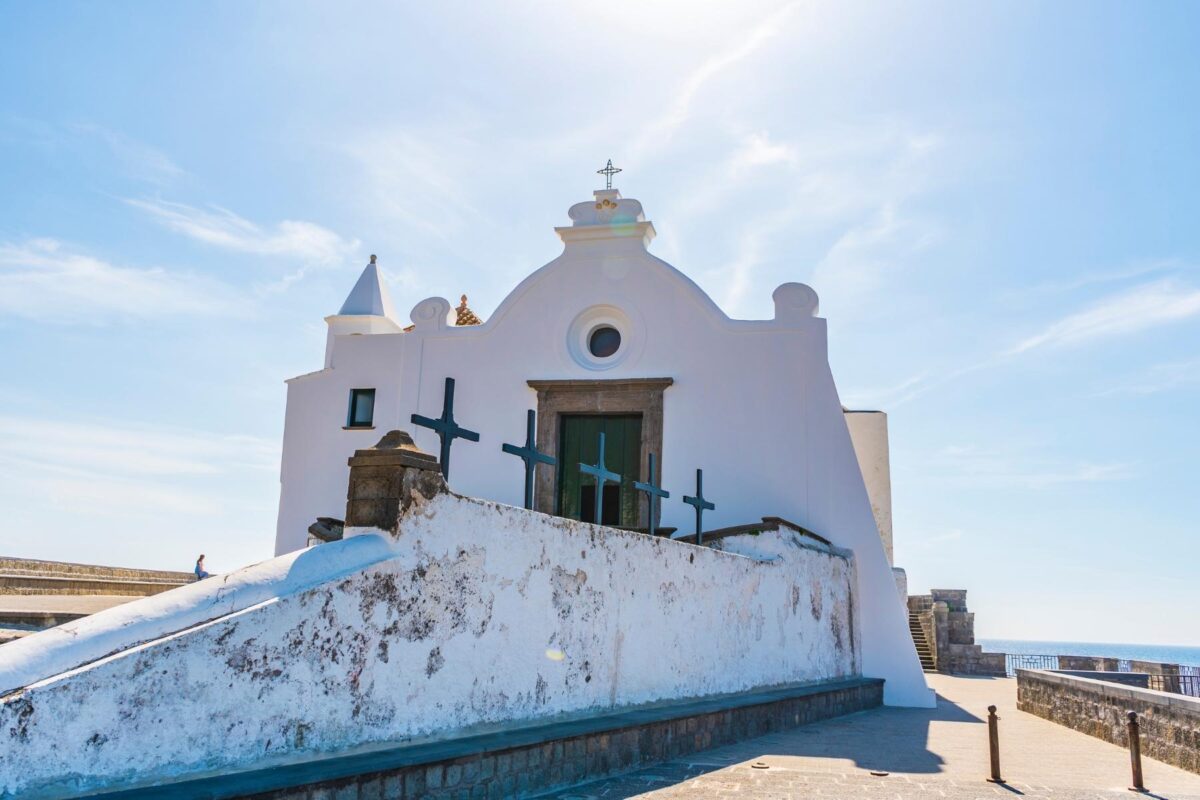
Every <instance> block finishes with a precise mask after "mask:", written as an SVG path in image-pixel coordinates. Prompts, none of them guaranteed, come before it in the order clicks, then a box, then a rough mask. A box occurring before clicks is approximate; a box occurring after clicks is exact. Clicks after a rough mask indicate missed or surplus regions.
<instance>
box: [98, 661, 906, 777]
mask: <svg viewBox="0 0 1200 800" xmlns="http://www.w3.org/2000/svg"><path fill="white" fill-rule="evenodd" d="M882 702H883V681H882V680H878V679H871V678H852V679H847V680H839V681H827V682H823V683H818V684H809V685H796V686H790V687H781V688H776V689H771V690H766V691H757V692H745V693H740V694H733V695H722V696H718V697H712V698H706V699H703V700H692V701H685V702H675V703H662V704H656V705H653V706H646V707H639V708H635V709H631V710H628V711H623V712H618V713H611V714H604V715H600V716H594V717H587V718H583V719H575V720H571V721H569V722H554V723H549V724H543V725H538V726H531V727H524V728H516V729H510V730H506V731H497V732H494V733H487V734H482V735H478V736H470V737H462V738H459V739H453V740H447V741H439V742H427V743H422V744H414V745H407V746H402V747H396V748H391V749H387V750H380V751H376V752H371V753H363V754H358V755H352V756H343V757H333V758H327V759H323V760H320V761H309V762H307V763H302V764H292V765H287V766H280V767H274V768H270V769H262V770H255V771H251V772H244V773H238V774H234V775H225V776H220V777H214V778H204V779H199V780H192V781H185V782H181V783H175V784H170V785H165V786H156V787H146V788H142V789H134V790H127V791H122V792H114V793H108V794H103V795H100V797H102V798H106V800H116V798H121V799H122V800H125V799H126V798H130V799H131V798H138V800H150V799H151V798H172V800H183V798H212V800H216V799H217V798H231V797H244V798H254V799H255V800H335V799H336V800H341V798H354V799H355V800H382V798H386V799H387V800H399V799H400V798H417V797H421V798H510V797H521V796H524V795H528V794H532V793H535V792H544V791H548V790H550V789H554V788H562V787H568V786H572V785H574V784H578V783H582V782H585V781H591V780H596V779H599V778H604V777H608V776H612V775H617V774H620V773H623V772H628V771H630V770H634V769H639V768H641V767H646V766H650V765H652V764H656V763H659V762H662V761H667V760H670V759H672V758H677V757H679V756H682V755H687V754H688V753H694V752H696V751H699V750H705V749H708V748H710V747H717V746H720V745H724V744H729V743H731V742H737V741H741V740H744V739H751V738H754V737H756V736H762V735H765V734H768V733H772V732H774V731H780V730H786V729H788V728H793V727H796V726H799V725H804V724H807V723H810V722H817V721H819V720H824V719H829V718H831V717H836V716H841V715H843V714H850V713H853V712H856V711H863V710H865V709H868V708H874V707H876V706H878V705H880V704H881V703H882Z"/></svg>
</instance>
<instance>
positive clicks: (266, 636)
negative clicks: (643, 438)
mask: <svg viewBox="0 0 1200 800" xmlns="http://www.w3.org/2000/svg"><path fill="white" fill-rule="evenodd" d="M722 546H723V548H724V549H725V552H722V551H720V550H716V549H710V548H703V547H695V546H693V545H688V544H683V543H680V542H674V541H670V540H667V539H663V538H652V537H649V536H646V535H643V534H637V533H629V532H623V531H618V530H615V529H611V528H600V527H597V526H593V525H589V524H585V523H579V522H573V521H567V520H562V519H559V518H556V517H551V516H547V515H542V514H536V513H532V512H528V511H525V510H523V509H516V508H510V507H505V506H500V505H497V504H495V503H491V502H487V501H479V500H474V499H468V498H461V497H458V496H455V495H451V494H442V495H438V496H436V497H435V498H433V499H432V500H429V501H425V502H423V503H420V504H418V505H417V506H415V507H414V508H412V509H410V510H409V512H408V513H407V515H406V516H405V517H404V519H403V520H402V522H401V525H400V530H399V535H398V537H397V538H396V539H391V538H390V537H388V536H387V535H385V534H382V533H376V534H369V535H360V536H356V537H354V538H351V539H348V540H344V541H342V542H337V543H332V544H327V545H321V546H319V547H317V548H314V549H313V550H310V551H305V554H304V555H301V556H299V557H298V558H297V557H293V556H286V557H283V558H281V559H276V560H275V562H267V563H265V564H262V565H258V566H257V567H252V568H249V569H248V570H244V571H242V573H235V574H234V575H233V576H232V577H231V580H230V585H234V586H247V585H253V586H255V587H256V588H255V589H254V591H257V592H259V594H257V595H255V597H257V598H259V600H260V601H259V602H256V603H253V604H251V605H249V606H245V607H243V608H242V609H241V610H239V611H236V612H234V613H230V614H227V615H225V616H221V617H219V618H217V619H215V620H212V621H210V622H208V623H206V624H202V625H198V626H195V627H185V628H183V629H181V630H178V632H175V633H172V634H171V635H168V636H165V637H163V638H160V639H156V640H154V641H152V642H149V643H146V644H143V645H140V646H136V647H132V648H128V649H120V650H119V652H117V653H115V654H114V655H112V656H109V657H106V658H102V659H100V660H98V661H94V662H92V663H89V664H86V665H85V666H82V667H79V668H78V669H74V670H72V671H70V672H67V673H65V674H54V670H56V669H58V668H59V667H61V666H62V665H63V664H65V663H69V662H70V661H71V659H70V658H67V659H65V660H64V659H63V657H61V653H60V654H59V655H51V654H50V653H51V652H52V651H51V650H50V649H48V648H42V647H39V640H40V642H43V643H46V642H52V641H54V632H52V631H51V632H46V633H40V634H35V635H33V636H30V637H28V638H27V639H26V640H24V641H23V642H21V644H24V645H26V651H25V654H24V656H22V655H17V656H13V655H9V654H10V653H13V652H17V653H21V652H22V651H13V650H10V649H9V648H11V647H12V645H6V646H5V647H4V648H3V649H0V668H2V669H4V670H6V672H5V673H3V674H6V675H9V676H13V675H17V674H20V675H23V676H26V677H28V676H31V675H36V676H37V677H38V678H39V679H40V680H39V681H38V682H37V683H34V684H33V685H30V686H28V687H26V688H24V689H23V690H22V691H21V692H19V693H17V694H14V695H9V696H8V697H6V698H5V699H4V702H3V705H2V706H0V737H2V738H3V740H4V742H5V756H4V762H3V770H2V772H0V794H3V793H8V795H12V796H16V795H20V796H23V797H40V796H63V795H64V794H66V793H70V792H87V791H89V790H95V789H98V788H101V787H105V786H112V785H114V784H123V783H124V782H130V781H137V782H141V783H146V782H153V781H156V780H163V779H167V778H171V777H176V776H180V775H187V774H192V773H196V772H204V771H228V770H231V769H238V768H244V767H249V766H251V765H256V766H262V765H264V764H267V763H272V762H273V761H275V762H278V761H289V760H295V759H297V758H307V757H312V756H313V755H317V754H323V753H331V752H340V751H344V750H345V749H347V748H352V747H356V746H361V745H368V744H370V743H375V742H385V741H396V740H404V739H406V738H410V737H421V736H426V735H430V734H445V733H447V732H451V731H457V730H461V729H463V728H467V727H469V726H473V725H479V724H484V723H503V722H505V721H511V720H529V719H536V718H540V717H547V716H551V715H556V714H562V713H571V712H587V711H589V710H595V709H609V708H612V707H617V706H624V705H629V704H636V703H642V702H647V701H653V700H659V699H665V698H680V697H695V696H703V695H707V694H712V693H716V692H729V691H738V690H744V689H750V688H755V687H762V686H769V685H775V684H780V683H786V682H792V681H799V680H815V679H825V678H837V677H843V676H848V675H852V674H856V673H858V672H859V667H860V658H859V653H860V647H859V633H858V628H859V623H860V621H861V615H860V612H859V609H858V607H857V605H856V603H855V600H854V598H853V591H854V587H855V586H856V584H857V581H856V576H855V564H854V561H853V559H852V558H850V557H848V554H846V553H844V552H839V551H836V550H832V549H830V548H828V547H826V546H824V545H820V544H817V543H814V542H813V541H812V540H811V539H806V538H805V537H802V536H800V535H799V534H795V533H793V532H790V531H784V532H777V533H775V532H773V533H762V534H759V535H757V536H751V535H746V536H741V537H737V538H730V539H726V540H724V541H723V543H722ZM384 551H386V557H385V558H384V559H383V560H378V559H375V558H374V556H375V555H377V554H379V553H381V552H384ZM367 552H370V553H371V554H372V555H371V556H370V557H367V558H362V555H363V554H365V553H367ZM347 554H353V555H347ZM306 556H307V557H309V560H310V565H311V566H310V567H309V573H308V574H307V575H305V576H304V578H303V579H296V578H297V576H296V574H295V573H297V572H298V571H300V570H301V569H302V565H303V563H304V562H305V558H306ZM357 560H361V562H362V563H361V564H360V566H358V567H357V568H355V569H353V570H351V571H349V572H348V571H347V570H346V569H345V568H344V567H345V565H346V564H348V563H352V562H355V561H357ZM320 569H327V570H328V573H327V574H326V575H324V576H321V575H319V574H317V573H319V572H320ZM252 576H258V577H252ZM263 576H272V577H270V578H269V579H267V578H264V577H263ZM322 577H324V578H326V580H320V578H322ZM202 586H203V585H201V586H197V587H184V588H182V589H177V590H174V591H172V592H168V593H166V594H164V595H159V596H156V597H152V598H147V599H145V600H140V601H135V602H132V603H129V604H128V605H127V606H123V607H122V608H121V609H114V611H125V612H126V613H127V614H129V615H130V616H128V617H115V616H112V615H110V616H107V617H106V616H105V614H100V615H97V616H96V617H94V618H93V627H92V628H91V630H90V637H91V639H92V641H94V642H100V641H104V642H107V643H109V644H116V643H118V642H120V641H122V637H124V641H126V642H134V641H141V637H142V636H144V635H145V634H146V633H147V632H148V631H149V630H150V628H149V626H150V622H148V621H143V623H142V624H143V628H142V629H141V633H139V634H136V635H130V626H128V625H124V624H122V623H123V622H124V621H128V620H131V619H136V617H137V616H138V612H139V611H141V612H143V614H144V615H145V616H146V617H148V618H153V619H158V620H164V619H166V618H167V617H169V615H167V614H165V611H164V609H162V602H163V600H164V599H167V598H169V596H170V595H173V594H177V593H178V594H179V595H180V596H183V595H186V594H187V593H188V592H189V590H192V591H193V593H194V590H197V589H200V588H201V587H202ZM204 588H208V587H204ZM243 591H245V592H247V593H248V594H247V595H246V597H247V598H248V597H249V593H251V590H250V589H249V588H245V589H244V590H243ZM166 602H167V604H168V605H170V604H171V601H170V600H169V599H167V600H166ZM189 604H190V605H195V604H194V603H186V602H185V603H184V605H189ZM105 613H106V614H107V613H108V612H105ZM174 619H175V624H182V623H184V622H186V621H187V620H189V619H191V617H184V616H179V617H175V618H174ZM164 627H170V626H169V625H167V626H160V628H159V630H162V629H163V628H164ZM37 653H46V655H45V656H44V657H43V659H42V660H41V661H39V660H38V659H37V658H35V657H34V655H35V654H37ZM14 660H15V661H16V662H19V663H16V664H14V663H12V662H14ZM39 672H44V673H46V674H38V673H39ZM8 680H9V681H11V680H12V678H11V677H9V678H8Z"/></svg>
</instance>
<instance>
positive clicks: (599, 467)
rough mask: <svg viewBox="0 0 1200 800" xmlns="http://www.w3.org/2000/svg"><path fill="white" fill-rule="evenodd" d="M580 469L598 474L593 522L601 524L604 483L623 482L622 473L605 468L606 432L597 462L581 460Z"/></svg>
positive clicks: (591, 473)
mask: <svg viewBox="0 0 1200 800" xmlns="http://www.w3.org/2000/svg"><path fill="white" fill-rule="evenodd" d="M579 471H580V472H586V473H587V474H588V475H595V476H596V502H595V507H596V512H595V514H594V516H595V519H594V520H593V522H595V523H596V524H597V525H599V524H600V511H601V509H602V508H603V507H604V484H606V483H620V482H621V476H620V475H618V474H617V473H615V472H612V471H610V470H608V469H605V467H604V434H603V433H601V434H600V454H599V456H598V457H597V459H596V463H595V464H584V463H583V462H580V463H579Z"/></svg>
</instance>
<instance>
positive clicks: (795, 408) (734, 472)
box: [276, 192, 934, 707]
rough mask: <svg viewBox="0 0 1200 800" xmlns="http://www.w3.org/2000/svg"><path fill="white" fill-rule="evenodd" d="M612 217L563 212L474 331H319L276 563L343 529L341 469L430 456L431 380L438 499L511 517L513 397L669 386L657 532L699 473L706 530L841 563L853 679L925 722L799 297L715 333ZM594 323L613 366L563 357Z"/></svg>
mask: <svg viewBox="0 0 1200 800" xmlns="http://www.w3.org/2000/svg"><path fill="white" fill-rule="evenodd" d="M602 196H605V193H602V192H598V193H597V202H599V201H600V200H601V199H602ZM608 196H615V192H613V193H611V195H608ZM618 203H619V204H621V205H622V208H624V207H625V206H626V205H627V204H632V205H630V206H629V213H628V214H626V215H625V219H626V223H625V224H619V225H618V224H613V225H605V224H600V222H599V221H596V220H589V219H588V218H587V214H588V209H590V208H591V207H592V205H593V204H592V203H590V202H589V203H583V204H577V205H576V206H573V207H572V209H571V217H572V219H573V220H574V221H575V224H574V225H573V226H572V227H568V228H558V229H556V231H557V232H558V234H559V236H560V237H561V239H562V240H563V243H564V250H563V253H562V254H561V255H560V256H559V257H558V258H556V259H554V260H553V261H551V262H550V263H549V264H547V265H545V266H544V267H542V268H541V269H539V270H537V271H536V272H534V273H533V274H531V275H530V276H529V277H528V278H526V279H525V280H524V281H522V282H521V284H520V285H518V286H517V287H516V288H515V289H514V290H513V291H512V293H511V294H510V295H509V296H508V297H507V298H506V299H505V300H504V302H503V303H501V304H500V306H499V308H497V309H496V311H495V313H493V314H492V315H491V317H490V318H489V319H488V320H487V322H486V323H485V324H484V325H480V326H473V327H464V328H456V327H453V326H448V325H447V324H446V317H447V315H448V314H449V313H450V308H451V306H450V303H448V302H447V301H446V300H444V299H441V298H429V299H427V300H424V301H422V302H420V303H418V304H417V305H416V307H414V309H413V311H412V314H411V318H412V321H413V323H414V324H415V326H416V329H415V330H414V331H412V332H410V333H403V334H377V335H360V336H342V335H337V333H336V331H335V329H334V328H331V333H330V336H331V338H332V342H331V345H330V348H329V352H330V359H329V364H328V366H327V368H326V369H324V370H321V371H319V372H316V373H312V374H310V375H306V376H302V377H299V378H296V379H293V380H292V381H291V382H289V386H288V408H287V421H286V426H285V438H284V448H283V468H282V483H283V485H282V491H281V497H280V512H279V526H278V533H277V538H276V552H278V553H283V552H287V551H289V550H292V549H295V548H297V547H301V546H303V544H304V543H305V541H306V531H307V528H308V525H309V524H311V523H312V521H313V520H314V519H315V518H316V517H318V516H333V517H341V516H342V515H343V514H344V509H345V486H346V482H347V478H348V468H347V465H346V459H347V458H348V457H349V456H351V455H352V454H353V452H354V450H355V449H357V448H361V447H368V446H370V445H371V444H373V443H374V442H375V441H377V440H378V438H379V436H380V434H381V433H382V432H383V431H386V430H389V429H391V428H403V429H405V430H408V431H409V432H411V433H412V434H413V437H414V439H415V440H416V442H417V444H418V445H419V446H421V447H422V448H423V449H425V450H426V451H428V452H437V447H438V441H437V438H436V436H435V435H434V434H433V433H432V432H431V431H429V430H426V429H424V428H416V427H414V426H413V425H412V424H411V423H410V421H409V418H410V415H411V414H412V413H414V412H416V413H420V414H423V415H425V416H429V417H436V416H438V415H439V414H440V413H441V404H442V392H443V380H444V379H445V378H446V377H453V378H455V379H456V380H457V386H456V404H455V416H456V418H457V419H458V421H459V423H460V424H462V425H464V426H466V427H468V428H471V429H473V430H476V431H478V432H480V433H481V434H482V438H481V441H480V442H479V443H478V444H473V443H469V442H463V441H459V442H457V443H456V444H455V445H454V448H453V459H452V470H451V476H450V483H451V486H452V488H453V489H454V490H455V491H458V492H462V493H464V494H469V495H471V496H474V497H485V498H488V499H492V500H498V501H500V502H503V503H511V504H514V505H519V504H520V503H521V502H522V490H523V478H522V472H521V464H520V462H519V461H517V460H516V459H515V458H513V457H512V456H510V455H506V454H504V453H503V452H502V451H501V449H500V445H501V443H503V442H518V443H519V442H524V436H525V410H526V409H527V408H535V407H536V404H537V398H536V394H535V392H534V391H533V390H532V389H530V388H529V386H528V385H527V383H526V382H527V381H528V380H530V379H607V378H659V377H669V378H672V379H674V385H672V386H671V387H670V388H669V389H667V390H666V392H665V394H664V396H663V403H664V423H663V452H662V453H661V454H659V455H660V464H661V470H662V483H663V485H664V486H665V487H666V488H667V489H668V490H670V491H671V492H672V498H671V499H670V500H668V501H666V502H664V503H663V506H662V524H663V525H670V526H675V527H679V528H681V529H684V530H689V529H690V528H691V526H692V524H693V522H692V520H693V518H694V517H693V511H692V509H691V508H690V507H689V506H686V505H684V504H683V503H682V502H680V498H681V497H682V496H683V495H685V494H690V493H692V491H693V490H694V488H695V483H694V482H695V470H696V469H697V468H698V467H699V468H703V469H704V476H705V490H706V494H707V495H708V496H709V499H711V500H713V501H714V502H715V503H716V504H717V508H716V510H715V511H712V512H709V513H708V514H707V515H706V516H705V520H706V524H707V525H709V526H711V527H721V526H729V525H739V524H744V523H749V522H755V521H757V520H759V519H760V518H762V517H763V516H780V517H784V518H785V519H790V520H793V521H794V522H797V523H799V524H801V525H804V526H805V527H807V528H809V529H811V530H814V531H817V532H818V533H820V534H822V535H823V536H825V537H826V538H828V539H830V540H831V541H832V542H834V544H836V545H838V546H839V547H844V548H848V549H851V550H853V551H854V553H855V556H856V559H857V564H858V577H859V586H858V597H859V602H860V606H861V608H862V610H863V623H862V624H863V640H862V645H863V650H862V654H863V669H864V674H866V675H867V676H868V677H876V678H884V679H885V680H886V681H887V683H886V684H885V688H884V701H885V702H886V703H888V704H889V705H908V706H925V707H932V706H933V704H934V698H933V693H932V691H931V690H930V689H929V688H928V687H927V686H926V684H925V678H924V674H923V673H922V671H921V667H920V662H919V661H918V659H917V653H916V648H915V646H914V645H913V643H912V638H911V636H910V634H909V630H908V625H907V622H906V616H905V615H906V610H905V608H904V605H903V603H901V602H900V600H899V598H898V597H897V593H896V587H895V581H894V579H893V576H892V574H891V565H890V563H889V560H888V556H887V554H886V553H885V551H884V547H883V545H882V543H881V541H880V534H879V529H878V527H877V525H876V521H875V517H874V515H873V513H872V508H871V502H870V499H869V497H868V494H867V489H866V486H865V484H864V481H863V475H862V471H861V470H860V468H859V462H858V459H857V457H856V455H855V452H854V447H853V445H852V443H851V439H850V434H849V432H848V430H847V425H846V421H845V419H844V416H843V413H842V404H841V402H840V400H839V398H838V392H837V388H836V386H835V385H834V380H833V374H832V372H831V370H830V367H829V360H828V348H827V343H826V326H825V320H823V319H820V318H819V317H817V316H816V313H817V296H816V293H815V292H814V291H813V290H812V289H810V288H809V287H807V286H803V285H801V284H796V283H788V284H783V285H782V286H780V287H778V288H777V289H776V290H775V292H774V294H773V298H774V301H775V314H774V318H773V319H769V320H734V319H730V318H729V317H728V316H727V315H726V314H725V313H724V312H723V311H721V309H720V308H718V307H717V305H716V304H715V303H714V302H713V301H712V299H711V298H709V297H708V295H706V294H705V293H704V292H703V291H702V290H701V289H700V287H698V286H697V285H696V284H695V283H693V282H692V281H691V280H690V279H689V278H688V277H687V276H686V275H684V274H683V273H681V272H680V271H678V270H677V269H675V268H674V267H672V266H671V265H670V264H667V263H666V262H664V261H662V260H661V259H658V258H656V257H654V256H653V255H651V254H650V253H649V252H648V251H647V249H646V248H647V244H648V242H649V241H650V240H651V239H652V238H653V234H654V229H653V227H652V226H651V224H650V223H649V222H644V221H640V220H641V205H640V204H639V203H637V201H635V200H629V199H619V200H618ZM635 206H636V207H635ZM629 220H639V221H635V222H629ZM597 309H608V310H609V312H608V313H610V316H617V317H620V318H621V319H622V320H623V322H622V323H621V324H620V325H619V327H620V328H621V333H622V337H623V344H622V349H621V350H620V351H619V352H618V353H617V355H616V356H614V358H613V360H612V362H611V363H607V364H602V365H597V364H588V363H587V362H586V360H581V359H580V358H579V357H578V354H577V353H575V352H573V350H572V346H573V342H574V341H575V340H574V339H573V338H572V330H573V328H574V326H575V323H577V322H578V321H579V320H581V319H588V318H589V317H588V315H589V314H594V313H596V310H597ZM339 319H343V318H339ZM355 387H375V388H376V389H377V394H376V411H375V414H376V422H375V425H376V430H372V431H345V430H342V426H343V424H344V422H345V414H346V402H347V397H348V393H349V390H350V389H351V388H355Z"/></svg>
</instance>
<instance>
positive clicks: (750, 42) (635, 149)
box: [629, 3, 800, 163]
mask: <svg viewBox="0 0 1200 800" xmlns="http://www.w3.org/2000/svg"><path fill="white" fill-rule="evenodd" d="M799 5H800V4H799V3H788V4H787V5H785V6H783V7H782V8H780V9H779V10H777V11H776V12H774V13H773V14H771V15H770V16H769V17H767V18H766V19H765V20H763V21H762V22H760V23H759V24H758V25H756V26H754V27H753V28H752V29H750V30H749V31H747V32H746V33H745V35H743V36H741V37H739V39H738V41H737V44H735V45H734V46H732V47H730V48H728V49H726V50H724V51H723V52H719V53H717V54H715V55H713V56H711V57H710V58H708V59H707V60H705V61H704V62H703V63H702V64H700V66H699V67H697V68H696V69H694V70H693V71H692V72H691V74H690V75H688V77H687V79H686V80H685V81H684V82H683V84H682V85H681V86H680V87H679V88H678V89H677V90H676V91H675V92H674V98H675V99H674V100H673V101H672V102H671V104H670V105H669V106H668V107H667V109H666V111H664V112H663V113H662V115H660V116H659V117H658V118H657V119H655V120H653V121H652V122H651V123H650V124H649V125H647V126H646V127H645V128H644V129H643V130H642V132H641V133H640V135H638V137H637V139H636V140H635V142H634V143H633V144H632V146H631V147H630V148H629V161H630V162H631V163H633V162H636V161H637V160H638V159H639V158H641V157H643V156H644V155H645V154H646V153H648V152H651V151H654V150H658V149H661V148H663V147H666V146H667V145H669V144H670V142H671V139H672V137H673V136H674V135H675V132H676V131H677V130H678V129H679V128H680V127H681V126H682V125H683V124H684V123H686V122H687V120H688V118H689V117H691V114H692V103H693V102H694V101H695V99H696V96H697V95H698V94H699V93H700V91H701V90H702V89H703V88H704V87H705V85H706V84H707V83H709V82H710V81H711V80H713V78H715V77H717V76H718V75H720V74H721V73H722V72H725V71H726V70H728V69H730V68H731V67H733V66H735V65H736V64H738V63H739V62H741V61H743V60H745V59H746V58H749V57H750V56H752V55H753V54H754V53H755V52H757V51H758V50H759V49H760V48H762V47H763V45H765V44H766V43H767V42H768V41H770V40H771V39H772V38H774V37H775V36H776V35H777V34H779V33H780V31H781V30H782V29H783V27H784V25H785V24H786V23H787V21H788V18H789V17H791V15H792V14H793V13H794V12H795V11H796V9H797V8H798V7H799Z"/></svg>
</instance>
